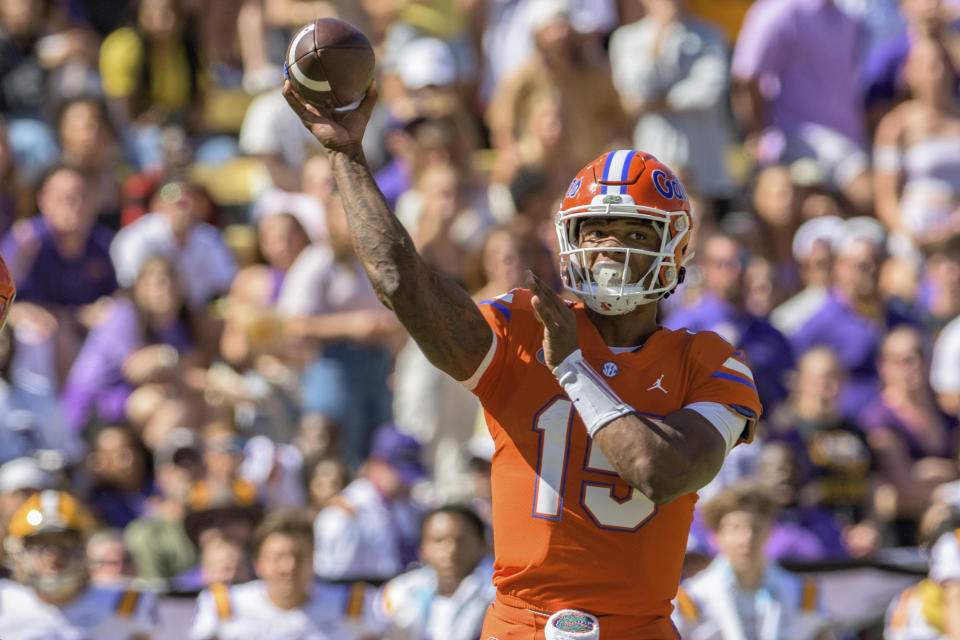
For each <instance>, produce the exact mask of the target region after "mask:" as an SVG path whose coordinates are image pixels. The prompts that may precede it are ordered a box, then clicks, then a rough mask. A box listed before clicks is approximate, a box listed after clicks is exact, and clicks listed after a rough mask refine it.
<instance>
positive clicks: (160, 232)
mask: <svg viewBox="0 0 960 640" xmlns="http://www.w3.org/2000/svg"><path fill="white" fill-rule="evenodd" d="M154 254H161V255H164V256H167V257H169V258H170V259H171V260H173V263H174V264H175V265H176V266H177V272H178V273H179V275H180V285H181V286H182V287H183V291H184V293H185V294H186V297H187V300H188V302H189V303H190V305H191V306H193V307H198V306H202V305H204V304H206V303H208V302H210V300H212V299H213V298H215V297H217V296H219V295H221V294H223V293H226V292H227V290H228V289H229V288H230V283H231V282H232V281H233V276H234V275H235V274H236V272H237V265H236V262H235V261H234V259H233V254H232V253H231V252H230V249H229V248H228V247H227V244H226V243H225V242H224V240H223V236H222V235H221V233H220V230H219V229H217V228H216V227H215V226H213V225H210V224H207V223H205V222H198V223H197V224H195V225H193V227H191V229H190V231H189V232H187V241H186V244H185V245H184V246H183V247H181V246H179V245H178V244H177V242H176V240H175V239H174V236H173V230H172V229H171V228H170V223H169V221H168V220H167V217H166V216H165V215H164V214H162V213H148V214H147V215H145V216H143V217H142V218H140V219H139V220H137V221H135V222H134V223H132V224H131V225H129V226H127V227H124V228H123V229H121V230H120V231H118V232H117V235H116V237H114V239H113V242H112V243H111V245H110V258H111V259H112V260H113V267H114V269H115V270H116V272H117V282H119V283H120V286H123V287H130V286H132V285H133V283H134V281H136V279H137V275H138V274H139V273H140V267H141V266H143V263H144V262H145V261H146V260H147V258H149V257H150V256H152V255H154Z"/></svg>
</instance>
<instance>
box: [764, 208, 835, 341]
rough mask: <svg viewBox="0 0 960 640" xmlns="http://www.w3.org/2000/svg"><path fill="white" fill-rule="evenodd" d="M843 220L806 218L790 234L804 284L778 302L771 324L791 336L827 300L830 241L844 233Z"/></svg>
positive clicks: (830, 254)
mask: <svg viewBox="0 0 960 640" xmlns="http://www.w3.org/2000/svg"><path fill="white" fill-rule="evenodd" d="M843 228H844V222H843V220H842V219H841V218H838V217H837V216H821V217H819V218H813V219H811V220H807V221H806V222H804V223H803V224H801V225H800V227H799V228H798V229H797V231H796V233H794V235H793V241H792V247H791V249H792V253H793V260H794V262H795V263H796V265H797V267H799V274H800V280H801V282H802V283H803V285H804V287H803V289H802V290H800V292H799V293H797V294H795V295H794V296H793V297H791V298H789V299H787V300H786V301H784V302H782V303H781V304H780V305H778V306H777V307H776V308H775V309H774V310H773V312H772V313H771V314H770V323H771V324H773V326H775V327H776V328H777V329H779V330H780V331H781V332H782V333H783V334H784V335H786V336H787V337H788V338H789V337H792V336H793V334H794V333H796V332H797V331H798V330H799V329H800V327H802V326H803V325H804V324H805V323H806V322H807V320H809V319H810V317H811V316H812V315H813V314H814V313H816V311H817V310H818V309H819V308H820V307H821V306H823V303H824V302H826V299H827V293H828V290H829V286H830V282H831V279H832V277H831V270H832V266H833V249H832V246H833V243H834V242H835V241H837V240H838V239H840V237H841V236H842V234H843Z"/></svg>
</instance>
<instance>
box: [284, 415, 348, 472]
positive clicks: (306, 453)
mask: <svg viewBox="0 0 960 640" xmlns="http://www.w3.org/2000/svg"><path fill="white" fill-rule="evenodd" d="M293 443H294V445H296V447H297V449H299V450H300V455H301V456H302V457H303V459H304V461H305V464H304V467H309V466H311V464H312V463H313V462H315V461H316V460H319V459H320V458H326V457H333V458H339V457H340V455H341V453H342V451H341V450H342V446H341V433H340V428H339V427H338V426H337V425H336V423H335V422H333V421H332V420H331V419H330V418H329V417H328V416H326V415H324V414H323V413H317V412H313V411H304V412H303V414H302V415H301V416H300V423H299V425H298V426H297V434H296V435H295V436H294V437H293Z"/></svg>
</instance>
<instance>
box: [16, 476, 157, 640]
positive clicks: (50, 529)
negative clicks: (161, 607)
mask: <svg viewBox="0 0 960 640" xmlns="http://www.w3.org/2000/svg"><path fill="white" fill-rule="evenodd" d="M93 529H94V521H93V517H92V516H91V515H90V513H89V512H88V511H87V510H86V508H85V507H84V506H83V505H82V504H80V503H79V502H77V501H76V500H75V499H74V498H73V497H72V496H70V495H69V494H67V493H64V492H61V491H44V492H42V493H39V494H36V495H34V496H32V497H31V498H30V499H28V500H27V502H25V503H24V504H23V506H21V507H20V509H19V510H17V512H16V513H15V514H14V515H13V519H12V520H11V522H10V529H9V531H8V533H7V537H6V538H5V539H4V546H5V547H6V548H7V549H8V550H9V552H10V554H11V556H12V559H13V562H14V577H15V580H16V581H10V580H4V581H2V582H0V590H2V591H3V600H4V602H7V603H9V605H10V606H5V607H4V608H3V610H2V611H0V633H2V634H3V637H4V638H11V639H13V640H16V639H17V638H59V637H64V636H65V637H71V636H74V637H83V636H88V637H89V636H93V637H97V638H104V639H105V640H108V639H111V638H116V639H119V638H129V637H131V636H133V637H136V636H137V635H141V636H146V637H149V636H150V634H151V633H153V632H154V631H155V630H156V628H157V617H156V615H157V614H156V609H155V607H156V601H155V599H154V598H153V597H152V595H151V594H149V593H140V592H137V591H134V590H131V589H126V590H124V589H123V588H118V587H116V586H105V585H91V584H90V575H89V572H88V564H87V559H86V558H85V557H84V545H85V542H86V538H87V536H88V535H89V534H90V533H92V532H93Z"/></svg>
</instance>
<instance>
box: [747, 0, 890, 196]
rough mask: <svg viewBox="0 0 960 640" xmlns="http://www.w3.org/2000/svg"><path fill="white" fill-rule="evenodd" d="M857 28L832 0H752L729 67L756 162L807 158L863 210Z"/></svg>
mask: <svg viewBox="0 0 960 640" xmlns="http://www.w3.org/2000/svg"><path fill="white" fill-rule="evenodd" d="M857 30H858V27H857V24H856V23H855V22H854V21H853V20H852V19H851V18H850V17H848V16H847V15H846V14H844V13H843V12H842V11H840V9H838V8H837V6H836V5H835V4H834V2H833V0H829V1H827V2H821V1H820V0H760V1H759V2H755V3H754V4H753V6H752V7H751V8H750V10H749V11H748V12H747V15H746V18H745V20H744V22H743V26H742V27H741V29H740V33H739V35H738V37H737V44H736V47H735V49H734V54H733V63H732V71H733V76H734V82H733V86H734V92H735V93H734V98H735V101H734V106H735V107H736V109H735V110H736V112H737V113H738V114H739V118H740V120H741V123H742V126H743V127H744V128H745V129H746V130H747V132H748V136H749V139H748V143H749V144H750V145H751V146H752V147H753V153H754V154H755V156H756V158H757V160H758V161H759V163H760V164H761V165H767V164H771V163H776V162H780V163H785V164H790V163H792V162H794V161H795V160H798V159H800V158H813V159H815V160H816V161H817V162H818V163H819V164H820V165H821V166H822V167H823V169H824V170H825V171H826V173H827V176H828V183H829V184H830V185H832V186H833V187H834V188H835V189H838V190H841V191H842V192H843V193H844V194H845V195H846V196H847V197H848V198H849V199H850V200H851V202H852V203H853V204H854V205H855V206H856V207H857V208H858V209H859V210H861V211H864V212H865V211H868V210H869V208H870V206H871V202H872V194H871V191H872V190H871V188H870V177H869V172H868V166H869V163H868V159H867V155H866V153H865V152H864V144H865V129H864V119H863V113H862V111H861V109H860V102H859V96H858V94H857V86H858V84H857V79H858V71H857V69H858V65H859V59H858V47H859V42H858V34H857ZM821 95H829V96H831V99H830V100H829V104H828V103H827V102H824V101H823V100H820V99H819V97H818V96H821Z"/></svg>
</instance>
